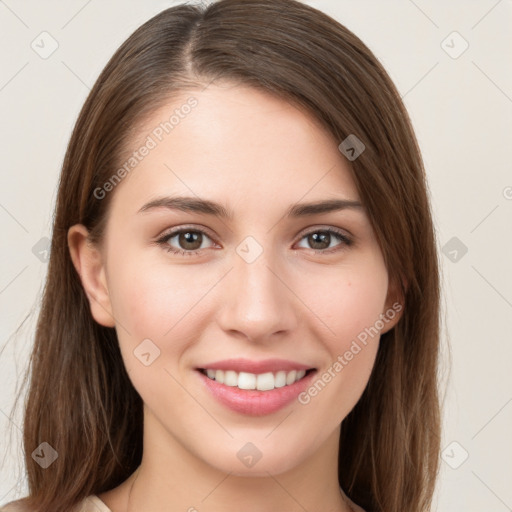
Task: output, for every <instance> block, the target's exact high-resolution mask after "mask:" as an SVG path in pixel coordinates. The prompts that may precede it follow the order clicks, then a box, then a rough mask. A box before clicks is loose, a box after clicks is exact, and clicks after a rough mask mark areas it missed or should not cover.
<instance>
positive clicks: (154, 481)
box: [68, 83, 400, 512]
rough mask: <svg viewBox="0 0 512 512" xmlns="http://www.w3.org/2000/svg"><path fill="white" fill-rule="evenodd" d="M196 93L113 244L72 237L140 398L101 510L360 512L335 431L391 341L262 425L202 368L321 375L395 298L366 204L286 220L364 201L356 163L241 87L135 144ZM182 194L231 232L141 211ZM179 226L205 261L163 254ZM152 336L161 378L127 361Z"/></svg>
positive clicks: (79, 229) (100, 317)
mask: <svg viewBox="0 0 512 512" xmlns="http://www.w3.org/2000/svg"><path fill="white" fill-rule="evenodd" d="M190 96H194V97H195V98H196V99H197V100H198V105H197V106H196V107H195V108H194V109H193V110H192V111H191V113H190V114H189V115H188V116H186V117H184V118H183V119H181V120H180V123H179V124H178V125H177V126H176V127H175V128H174V130H173V131H172V132H171V133H170V134H169V135H167V136H165V137H164V138H163V140H162V141H161V142H159V143H158V145H157V147H156V148H154V149H152V150H151V152H150V153H149V155H148V156H146V157H145V158H144V159H143V160H142V161H141V162H140V163H139V164H138V165H137V167H136V169H134V170H133V171H132V172H131V173H130V174H128V176H126V177H125V178H124V179H123V180H122V182H121V183H120V184H119V185H117V187H116V188H115V190H113V191H111V192H109V193H110V194H113V196H112V198H111V199H112V203H111V205H110V210H109V219H108V223H107V227H106V231H105V237H104V239H103V241H102V243H101V245H100V246H93V245H91V244H90V243H87V230H86V229H85V227H84V226H82V225H75V226H73V227H72V228H70V230H69V233H68V242H69V248H70V253H71V257H72V259H73V263H74V265H75V267H76V269H77V271H78V272H79V274H80V276H81V280H82V283H83V286H84V289H85V291H86V293H87V295H88V297H89V300H90V307H91V313H92V315H93V317H94V319H95V320H96V321H97V322H98V323H100V324H101V325H105V326H111V327H115V328H116V331H117V335H118V338H119V344H120V347H121V352H122V355H123V360H124V364H125V366H126V368H127V371H128V372H129V375H130V378H131V380H132V382H133V385H134V387H135V388H136V390H137V391H138V393H139V394H140V395H141V397H142V399H143V401H144V453H143V460H142V464H141V466H140V468H139V470H138V471H136V473H134V474H133V475H132V476H131V477H130V478H129V479H128V480H127V481H125V482H124V483H123V484H121V485H120V486H119V487H117V488H116V489H113V490H111V491H109V492H106V493H103V494H101V495H100V496H99V497H100V499H102V500H103V501H104V502H105V503H106V504H107V506H109V507H110V508H111V510H112V511H113V512H127V511H129V512H133V511H141V510H152V511H164V510H166V511H167V510H182V511H189V512H192V511H193V510H198V511H201V512H203V511H204V512H206V511H208V512H221V511H222V512H235V511H237V512H238V511H239V510H240V509H241V508H242V506H243V509H244V510H245V511H246V512H261V511H262V510H265V511H267V512H273V511H276V512H277V511H282V510H287V511H290V512H295V511H297V512H298V511H303V510H304V509H306V510H308V511H320V510H321V511H341V512H348V511H349V510H350V508H349V505H348V504H347V502H346V501H345V500H344V498H343V495H342V494H340V490H339V485H338V480H337V457H338V449H339V431H340V424H341V422H342V421H343V419H344V418H345V417H346V416H347V414H348V413H349V412H350V411H351V410H352V408H353V407H354V405H355V404H356V403H357V401H358V400H359V398H360V396H361V394H362V393H363V391H364V388H365V387H366V384H367V382H368V379H369V376H370V373H371V370H372V368H373V365H374V362H375V356H376V354H377V349H378V345H379V336H375V337H373V338H370V341H369V342H368V344H367V345H366V346H364V347H363V348H362V350H361V351H360V352H359V353H358V354H357V355H356V356H354V358H353V359H352V360H351V361H350V362H348V364H347V365H346V366H344V368H343V370H342V371H340V372H338V373H337V374H336V377H335V378H333V379H332V380H331V382H329V383H328V384H327V385H326V386H325V388H324V389H323V390H322V391H321V392H320V393H318V395H317V396H316V397H314V398H312V399H311V401H310V403H308V404H307V405H302V404H300V403H298V402H297V401H293V402H292V403H291V404H290V405H288V406H286V407H285V408H284V409H281V410H279V411H277V412H275V413H273V414H269V415H265V416H261V417H249V416H246V415H243V414H240V413H236V412H233V411H231V410H229V409H227V408H226V407H225V406H223V405H222V404H220V403H218V402H217V401H216V400H215V399H213V398H212V397H211V396H210V395H209V394H208V393H207V392H206V390H205V389H204V387H203V385H202V384H203V383H202V381H201V379H200V378H199V376H198V374H197V372H196V371H195V370H194V368H196V367H197V366H199V365H200V363H205V362H212V361H216V360H219V359H225V358H229V357H246V358H248V359H254V360H261V359H266V358H270V357H278V358H284V359H291V360H294V361H298V362H301V363H306V364H309V365H310V366H311V367H315V368H317V369H318V372H319V374H321V373H322V372H323V371H326V370H327V369H328V368H329V367H331V366H332V364H333V362H334V361H335V360H336V359H337V358H338V356H340V355H343V354H344V353H345V352H346V351H347V350H348V349H349V347H350V345H351V343H352V341H353V340H354V339H356V337H357V335H358V334H359V333H360V332H362V331H364V329H365V328H368V327H370V326H373V325H374V324H375V322H376V320H378V319H379V318H381V314H384V313H385V312H386V311H388V310H389V308H391V306H392V304H393V303H394V302H395V301H397V300H400V298H399V297H397V296H396V293H395V292H394V287H393V286H391V284H390V283H389V281H388V273H387V270H386V267H385V264H384V260H383V256H382V253H381V251H380V248H379V245H378V243H377V240H376V239H375V236H374V232H373V230H372V227H371V224H370V221H369V219H368V217H367V215H366V213H365V210H364V208H362V209H345V210H340V211H335V212H328V213H323V214H317V215H314V216H310V217H304V218H297V219H287V218H286V217H284V214H285V211H286V210H287V209H288V208H289V207H290V206H292V205H294V204H296V203H298V202H301V203H303V202H313V201H317V200H325V199H334V198H342V199H350V200H358V201H359V200H360V198H359V195H358V193H357V189H356V186H355V183H354V181H353V179H352V176H351V174H350V172H351V170H350V167H349V166H350V162H349V161H348V160H346V159H345V157H344V156H343V155H342V154H341V153H340V151H339V150H338V147H337V146H338V144H339V142H340V141H336V140H334V138H333V137H332V136H331V135H330V134H329V133H328V132H327V131H326V130H325V129H324V128H323V127H322V126H321V125H320V124H319V123H318V121H316V120H315V119H314V118H313V117H312V116H310V115H309V114H307V113H305V112H303V111H301V110H299V109H298V108H296V107H294V106H291V105H290V104H288V103H286V102H284V101H283V100H281V99H277V98H275V97H273V96H270V95H268V94H266V93H264V92H261V91H257V90H255V89H252V88H248V87H245V86H244V87H241V86H238V85H233V84H229V83H224V84H222V85H220V84H217V85H210V86H209V87H207V88H206V89H205V90H203V91H200V90H199V89H194V90H190V91H187V92H186V93H185V92H183V93H182V94H181V95H180V97H179V98H177V99H175V101H173V102H172V104H169V105H167V106H166V107H165V108H162V109H160V110H158V111H156V112H155V113H154V114H152V115H151V117H150V118H149V119H147V120H146V121H147V122H146V123H145V126H144V127H143V128H142V129H141V130H140V132H139V133H138V137H137V138H136V139H134V143H133V147H134V148H137V147H140V144H141V142H143V141H144V140H145V139H146V137H147V136H148V134H151V132H152V130H153V129H154V127H155V126H158V125H159V123H160V122H162V121H163V120H165V119H168V117H169V112H170V111H172V110H173V109H174V108H175V107H176V106H179V105H182V104H183V103H185V102H186V100H187V98H189V97H190ZM206 127H207V129H205V128H206ZM164 164H165V165H164ZM171 170H172V171H171ZM171 195H188V196H199V197H200V198H202V199H210V200H213V201H216V202H219V203H221V204H223V205H224V206H225V207H226V208H229V209H231V210H232V211H233V212H234V217H233V220H226V219H221V218H218V217H215V216H211V215H205V214H202V213H197V212H183V211H176V210H169V209H166V208H158V209H154V210H148V211H146V212H143V213H138V210H139V209H140V208H141V207H142V206H143V205H144V204H145V203H147V202H148V201H151V200H153V199H155V198H156V197H160V196H171ZM180 226H184V227H186V228H191V229H192V228H194V229H202V230H204V231H205V233H206V234H205V235H202V243H200V241H199V242H198V243H196V245H195V246H194V247H193V248H197V247H200V248H199V253H197V254H195V255H179V254H172V253H170V252H168V251H167V250H166V248H165V246H164V245H158V244H157V243H155V240H157V239H158V238H160V237H162V236H163V235H164V234H166V233H167V232H168V231H169V229H170V228H179V227H180ZM327 228H338V229H340V230H342V232H343V233H344V234H345V235H347V236H349V237H350V238H351V239H352V241H353V243H352V245H350V246H347V245H346V244H345V243H344V242H343V241H342V240H340V239H338V238H337V237H336V236H335V235H331V238H330V241H329V239H328V240H327V242H326V243H325V244H324V246H323V247H328V248H322V247H320V246H319V245H316V246H315V245H313V243H314V242H312V241H311V240H310V238H311V237H309V238H308V236H307V235H308V234H310V233H318V231H320V232H321V231H322V230H325V229H327ZM315 229H316V231H315ZM198 236H199V237H201V235H200V234H198ZM247 236H252V237H253V238H254V239H255V240H256V241H257V243H258V244H259V246H260V247H261V249H262V251H263V252H262V253H261V254H260V255H259V257H258V258H257V259H256V260H255V261H254V262H252V263H250V264H249V263H247V261H245V260H244V259H243V258H242V257H240V256H239V254H238V253H237V252H236V248H237V247H238V246H239V244H240V243H241V242H242V241H243V240H244V239H245V238H246V237H247ZM200 240H201V239H200ZM165 243H166V244H167V247H169V246H170V245H171V246H172V247H173V248H174V249H181V250H188V251H189V252H190V251H191V248H192V245H193V244H192V243H189V245H187V243H186V240H185V241H183V240H182V241H181V243H180V239H179V237H177V236H174V237H173V238H171V239H168V240H167V242H165ZM335 249H338V250H335ZM322 251H323V252H322ZM326 251H331V252H326ZM399 317H400V314H397V315H396V316H395V318H394V319H393V320H392V321H389V322H388V323H387V324H386V325H385V327H384V328H383V329H382V330H381V334H382V333H384V332H386V331H387V330H389V329H391V328H392V327H393V326H394V325H395V324H396V322H397V321H398V319H399ZM147 338H149V339H150V340H152V342H153V343H154V344H155V345H156V346H157V347H158V348H159V350H160V356H159V357H158V358H156V359H155V360H154V362H152V364H150V365H149V366H145V365H144V364H142V363H141V361H140V360H139V359H138V358H137V357H135V356H134V354H133V351H134V349H135V348H136V347H137V346H138V345H139V344H140V343H141V342H142V340H144V339H147ZM120 399H122V397H120ZM247 442H251V443H253V444H254V445H256V446H257V448H258V449H259V450H260V452H261V453H262V457H261V459H260V460H259V461H258V462H257V463H256V464H255V465H253V466H252V467H246V466H245V465H244V464H242V462H241V461H240V460H239V459H238V457H237V452H238V451H239V450H240V449H241V448H242V447H243V446H244V445H245V444H246V443H247ZM135 477H136V478H135ZM256 477H257V478H256ZM133 482H135V484H134V485H133V487H131V486H132V483H133ZM130 489H131V495H130ZM129 495H130V496H129ZM358 510H359V509H358Z"/></svg>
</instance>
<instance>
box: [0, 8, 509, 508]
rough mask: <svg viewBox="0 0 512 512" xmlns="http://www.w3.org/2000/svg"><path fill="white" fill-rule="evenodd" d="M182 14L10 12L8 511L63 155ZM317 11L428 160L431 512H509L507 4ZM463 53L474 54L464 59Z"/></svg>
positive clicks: (3, 295) (5, 111)
mask: <svg viewBox="0 0 512 512" xmlns="http://www.w3.org/2000/svg"><path fill="white" fill-rule="evenodd" d="M175 3H177V2H171V1H163V0H160V1H152V2H143V1H142V0H139V1H135V0H131V1H126V0H109V1H99V0H89V1H87V0H72V1H67V2H59V1H57V0H53V1H35V0H30V1H22V0H6V1H1V0H0V27H1V29H0V48H1V50H0V58H1V67H0V108H1V113H2V123H1V134H0V135H1V137H0V140H1V141H2V152H1V165H0V168H1V180H2V181H1V184H2V186H1V188H0V226H1V230H2V236H1V238H0V262H1V271H0V315H1V317H0V348H1V347H2V346H4V351H3V353H2V355H1V358H0V375H1V377H0V379H1V382H2V386H1V394H0V442H1V450H0V454H1V456H2V457H3V459H0V464H1V461H2V460H4V465H3V466H2V469H1V478H0V504H3V503H6V502H8V501H10V500H12V499H15V498H17V497H21V496H23V495H25V494H26V482H25V481H24V478H23V476H22V473H21V466H20V460H21V451H20V450H21V444H20V443H21V437H20V433H21V430H20V425H21V409H20V410H18V413H17V415H16V416H15V421H14V424H12V425H11V424H10V422H9V420H8V417H7V416H9V414H10V412H11V407H12V404H13V401H14V394H15V385H16V382H17V376H18V375H20V373H21V371H22V370H23V369H24V366H25V364H26V361H27V356H28V350H29V348H30V345H31V343H32V339H33V331H34V326H35V319H36V314H37V311H38V309H37V308H38V301H39V299H40V296H41V292H42V287H43V283H44V278H45V274H46V265H47V264H46V263H45V261H44V260H45V253H44V244H45V241H44V238H45V237H49V236H50V229H51V218H52V210H53V206H54V200H55V193H56V186H57V179H58V175H59V171H60V166H61V164H62V159H63V156H64V151H65V147H66V144H67V142H68V139H69V136H70V134H71V130H72V127H73V124H74V122H75V120H76V116H77V114H78V111H79V109H80V107H81V106H82V103H83V101H84V100H85V97H86V95H87V93H88V92H89V89H90V87H91V86H92V84H93V83H94V81H95V80H96V78H97V76H98V74H99V72H100V71H101V69H102V68H103V66H104V65H105V64H106V62H107V60H108V59H109V58H110V56H111V55H112V54H113V53H114V51H115V50H116V49H117V47H118V46H119V45H120V44H121V43H122V41H124V40H125V39H126V37H128V36H129V34H130V33H131V32H132V31H133V30H135V29H136V28H137V27H138V26H139V25H141V24H142V23H143V22H144V21H146V20H147V19H149V18H150V17H151V16H153V15H154V14H156V13H157V12H159V11H160V10H162V9H164V8H166V7H169V6H171V5H174V4H175ZM306 3H309V4H311V5H313V6H314V7H317V8H319V9H321V10H323V11H325V12H327V13H328V14H330V15H331V16H333V17H335V18H336V19H338V20H339V21H340V22H341V23H343V24H344V25H346V26H347V27H348V28H349V29H350V30H352V31H353V32H355V34H357V35H358V36H359V37H360V38H361V39H362V40H363V41H364V42H365V43H366V44H367V45H368V46H369V47H370V48H371V49H372V51H373V52H374V53H375V54H376V55H377V57H378V58H379V59H380V60H381V62H382V63H383V64H384V66H385V67H386V69H387V70H388V72H389V74H390V76H391V78H392V79H393V80H394V82H395V83H396V84H397V87H398V89H399V91H400V92H401V94H402V96H403V98H404V101H405V103H406V106H407V108H408V110H409V112H410V115H411V118H412V121H413V124H414V127H415V130H416V133H417V136H418V139H419V142H420V146H421V149H422V152H423V156H424V160H425V164H426V168H427V173H428V179H429V185H430V189H431V194H432V205H433V208H434V215H435V224H436V228H437V231H438V237H439V250H440V251H441V257H442V280H443V294H444V302H443V316H444V326H443V338H442V344H443V363H442V366H441V368H440V376H441V381H442V384H443V389H446V393H445V402H444V412H443V427H444V431H443V443H442V444H443V462H442V470H441V475H440V479H439V484H438V488H437V491H436V500H435V506H434V507H433V510H437V511H439V512H454V511H457V512H459V511H461V512H462V511H464V512H479V511H483V510H485V511H486V512H490V511H493V512H505V511H507V510H509V511H510V510H512V486H511V485H510V484H511V483H512V439H511V435H510V432H511V431H512V429H511V426H512V385H511V384H512V376H511V371H510V362H511V360H512V343H511V334H510V326H511V320H512V271H511V264H512V237H511V235H512V229H511V225H512V223H511V220H512V172H511V169H512V167H511V163H510V156H509V155H510V146H511V134H512V72H511V67H510V56H511V55H512V30H511V21H512V2H511V1H507V0H500V1H497V0H480V1H462V0H457V1H453V0H452V1H450V2H448V1H441V0H438V1H433V0H430V1H427V0H415V1H412V0H393V1H383V0H380V1H379V0H372V1H370V0H367V1H359V2H358V1H356V0H338V1H336V0H324V1H316V2H306ZM43 31H47V32H48V33H49V34H51V37H52V38H54V39H55V40H56V41H57V43H58V48H57V50H56V51H55V52H54V53H53V54H52V55H50V56H49V57H48V58H46V59H43V58H41V57H40V55H39V54H38V53H37V52H36V51H34V50H33V49H32V47H31V44H32V43H33V41H35V42H34V43H33V44H34V45H36V44H39V51H43V50H42V46H43V44H44V48H45V49H46V50H48V48H50V40H49V39H46V40H45V42H44V43H41V38H42V37H48V36H40V34H41V32H43ZM454 31H456V32H458V33H459V34H460V36H461V38H460V37H459V36H457V35H453V34H452V33H453V32H454ZM443 41H444V43H443ZM464 41H466V42H467V44H469V47H468V48H467V50H466V51H464V52H463V53H462V54H461V55H458V53H460V51H461V50H463V49H464V46H465V44H466V43H464ZM454 57H457V58H454ZM453 237H456V240H452V238H453ZM41 239H43V241H41ZM36 244H37V245H36ZM446 244H449V245H448V246H447V245H446ZM462 244H463V245H462ZM34 246H35V247H36V249H34V250H33V248H34ZM464 247H466V248H467V253H465V254H463V248H464ZM443 248H444V252H442V251H443ZM461 249H462V250H461ZM454 251H455V252H454ZM32 308H34V309H33V314H32V316H31V318H30V319H29V320H28V321H27V322H26V323H25V325H24V326H23V329H22V330H21V331H20V332H19V333H18V335H17V336H15V331H16V329H17V327H18V325H19V324H20V322H21V321H22V320H23V319H24V318H25V316H26V315H27V313H29V312H30V310H31V309H32ZM450 352H451V354H450ZM450 355H451V358H450ZM450 368H451V371H449V370H450ZM9 432H12V436H13V437H12V439H11V440H10V439H9ZM465 457H467V458H466V459H465ZM390 478H393V475H390ZM404 512H405V511H404Z"/></svg>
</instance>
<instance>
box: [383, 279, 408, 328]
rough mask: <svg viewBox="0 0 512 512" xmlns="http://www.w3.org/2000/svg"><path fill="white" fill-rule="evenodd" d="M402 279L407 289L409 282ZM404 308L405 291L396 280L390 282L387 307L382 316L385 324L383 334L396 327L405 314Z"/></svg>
mask: <svg viewBox="0 0 512 512" xmlns="http://www.w3.org/2000/svg"><path fill="white" fill-rule="evenodd" d="M402 281H403V283H404V285H403V288H404V289H407V282H406V281H405V279H402ZM404 308H405V298H404V294H403V291H402V290H401V289H400V288H399V287H398V285H397V283H396V282H393V283H390V285H389V287H388V295H387V298H386V305H385V309H384V311H383V312H382V318H383V321H384V324H385V325H384V328H383V329H382V330H381V332H380V334H381V335H382V334H384V333H386V332H388V331H390V330H391V329H393V327H395V325H396V324H397V323H398V321H399V320H400V318H401V317H402V315H403V312H404Z"/></svg>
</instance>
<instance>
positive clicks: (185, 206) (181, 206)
mask: <svg viewBox="0 0 512 512" xmlns="http://www.w3.org/2000/svg"><path fill="white" fill-rule="evenodd" d="M160 208H166V209H168V210H178V211H184V212H196V213H202V214H205V215H213V216H216V217H220V218H223V219H226V220H233V218H234V214H233V212H232V211H231V210H228V209H227V208H225V207H224V206H222V205H221V204H219V203H216V202H214V201H209V200H207V199H200V198H198V197H187V196H180V197H159V198H157V199H154V200H152V201H150V202H149V203H146V204H145V205H144V206H142V207H141V208H140V209H139V211H138V212H137V213H142V212H147V211H149V210H154V209H160ZM346 209H356V210H363V205H362V204H361V203H360V202H359V201H354V200H349V199H327V200H323V201H316V202H311V203H298V204H294V205H292V206H291V207H290V208H288V210H287V211H286V213H285V216H287V217H289V218H290V217H291V218H298V217H307V216H310V215H318V214H322V213H329V212H334V211H339V210H346Z"/></svg>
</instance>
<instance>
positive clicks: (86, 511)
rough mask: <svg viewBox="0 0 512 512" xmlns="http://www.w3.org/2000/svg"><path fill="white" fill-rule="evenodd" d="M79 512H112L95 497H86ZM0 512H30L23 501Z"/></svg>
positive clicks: (8, 504)
mask: <svg viewBox="0 0 512 512" xmlns="http://www.w3.org/2000/svg"><path fill="white" fill-rule="evenodd" d="M80 507H81V508H80V509H79V510H80V512H112V511H111V510H110V509H109V508H108V507H107V506H106V505H105V503H103V501H101V500H100V499H99V498H98V497H97V496H96V495H94V494H92V495H91V496H88V497H87V498H85V499H84V500H83V501H82V502H81V503H80ZM0 512H32V510H31V509H30V508H28V507H27V505H25V503H24V500H17V501H11V502H10V503H7V504H6V505H4V506H0Z"/></svg>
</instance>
